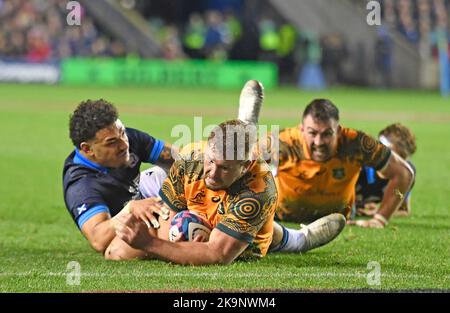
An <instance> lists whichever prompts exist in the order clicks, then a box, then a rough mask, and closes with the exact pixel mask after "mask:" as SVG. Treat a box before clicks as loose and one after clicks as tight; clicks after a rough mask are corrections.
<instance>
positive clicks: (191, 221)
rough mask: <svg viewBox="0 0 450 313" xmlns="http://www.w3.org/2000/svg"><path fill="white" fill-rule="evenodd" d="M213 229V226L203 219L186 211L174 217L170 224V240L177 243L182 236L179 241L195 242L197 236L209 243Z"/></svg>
mask: <svg viewBox="0 0 450 313" xmlns="http://www.w3.org/2000/svg"><path fill="white" fill-rule="evenodd" d="M211 229H212V227H211V225H210V224H209V223H208V221H207V220H205V219H204V218H203V217H201V216H199V215H197V214H195V213H193V212H190V211H188V210H184V211H181V212H178V213H177V214H176V215H175V216H174V217H173V219H172V222H171V223H170V229H169V240H170V241H175V239H176V238H177V237H178V236H179V235H180V234H181V237H180V238H179V239H178V241H193V240H194V238H195V237H197V236H202V237H203V238H204V239H205V241H208V239H209V234H210V233H211Z"/></svg>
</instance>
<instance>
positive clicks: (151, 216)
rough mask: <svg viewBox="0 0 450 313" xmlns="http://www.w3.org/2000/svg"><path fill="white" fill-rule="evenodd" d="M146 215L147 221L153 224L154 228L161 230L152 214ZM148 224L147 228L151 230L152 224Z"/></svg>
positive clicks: (147, 213)
mask: <svg viewBox="0 0 450 313" xmlns="http://www.w3.org/2000/svg"><path fill="white" fill-rule="evenodd" d="M145 215H146V220H147V221H149V222H150V223H151V225H152V226H153V228H159V222H158V220H157V219H156V218H155V216H154V215H153V214H152V213H150V212H146V214H145ZM146 224H147V227H148V228H150V224H148V223H146Z"/></svg>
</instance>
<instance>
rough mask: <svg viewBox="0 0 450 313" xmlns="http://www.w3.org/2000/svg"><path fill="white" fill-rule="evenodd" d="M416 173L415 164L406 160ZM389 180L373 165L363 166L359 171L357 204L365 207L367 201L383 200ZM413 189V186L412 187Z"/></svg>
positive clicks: (377, 201)
mask: <svg viewBox="0 0 450 313" xmlns="http://www.w3.org/2000/svg"><path fill="white" fill-rule="evenodd" d="M406 162H408V164H409V165H410V166H411V168H412V169H413V171H414V174H415V173H416V168H415V166H414V164H412V163H411V162H410V161H406ZM388 181H389V180H387V179H382V178H380V177H379V176H378V175H377V173H376V170H375V169H374V168H372V167H367V166H365V167H363V168H362V169H361V172H360V173H359V178H358V181H357V183H356V206H357V207H358V208H362V207H364V204H365V203H369V202H375V203H379V202H381V200H383V195H384V188H386V185H387V183H388ZM411 189H412V187H411ZM410 193H411V192H408V193H407V195H406V197H407V198H408V197H409V196H410Z"/></svg>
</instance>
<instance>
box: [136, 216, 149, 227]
mask: <svg viewBox="0 0 450 313" xmlns="http://www.w3.org/2000/svg"><path fill="white" fill-rule="evenodd" d="M139 218H140V220H141V221H142V222H144V223H145V225H147V228H150V227H151V226H150V219H149V218H148V217H147V216H145V215H142V216H140V217H139Z"/></svg>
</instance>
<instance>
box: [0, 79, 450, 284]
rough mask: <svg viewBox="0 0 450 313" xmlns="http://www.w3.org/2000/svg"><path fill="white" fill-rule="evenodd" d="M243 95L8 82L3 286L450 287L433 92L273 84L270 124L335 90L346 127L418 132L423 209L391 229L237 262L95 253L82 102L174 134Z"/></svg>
mask: <svg viewBox="0 0 450 313" xmlns="http://www.w3.org/2000/svg"><path fill="white" fill-rule="evenodd" d="M238 96H239V90H226V91H221V90H208V89H201V88H190V89H189V88H170V89H166V88H159V87H154V88H150V87H149V88H131V87H129V88H97V87H63V86H43V85H0V139H1V148H0V173H1V184H0V199H1V201H0V291H1V292H59V291H62V292H80V291H125V290H134V291H136V290H137V291H149V290H152V291H163V290H172V291H193V290H200V291H201V290H204V291H207V290H219V289H220V290H223V289H225V290H228V291H239V290H370V289H376V290H380V289H381V290H384V291H392V290H417V289H446V290H449V289H450V204H449V200H450V145H449V137H450V101H449V100H445V99H442V98H441V97H440V96H439V95H438V94H437V93H431V92H414V91H395V92H390V91H381V90H380V91H377V90H375V91H374V90H372V91H371V90H362V89H338V90H329V91H325V92H320V93H318V92H317V93H314V92H303V91H300V90H297V89H289V88H286V89H283V88H280V89H272V90H266V101H265V103H264V106H263V109H262V114H261V120H260V122H261V123H262V124H265V123H266V124H269V125H273V124H277V125H280V126H281V127H288V126H293V125H295V124H296V123H298V122H299V119H300V114H301V112H302V110H303V108H304V106H305V105H306V104H307V103H308V102H309V101H310V100H311V99H313V98H315V97H328V98H330V99H332V100H333V101H334V102H335V103H336V104H337V105H338V107H339V108H340V111H341V119H342V124H343V125H345V126H350V127H354V128H357V129H361V130H365V131H366V132H368V133H370V134H373V135H376V133H377V132H378V130H379V129H381V128H382V127H384V126H386V125H387V124H388V123H392V122H396V121H400V122H402V123H404V124H406V125H407V126H409V127H411V128H412V129H413V131H414V132H415V133H416V136H417V142H418V151H417V153H416V155H415V156H414V157H413V162H414V163H415V165H416V166H417V181H416V185H415V188H414V192H413V197H412V204H413V214H412V216H411V217H408V218H397V219H394V220H392V222H391V223H390V225H389V226H388V228H387V229H385V230H373V229H360V228H355V227H347V228H346V229H345V230H344V232H343V233H342V234H341V235H340V236H339V237H338V238H337V239H336V240H335V241H333V242H332V243H331V244H329V245H327V246H325V247H323V248H320V249H317V250H314V251H311V252H309V253H307V254H305V255H297V254H271V255H269V256H267V257H265V258H264V259H262V260H260V261H256V262H236V263H234V264H232V265H231V266H226V267H220V266H207V267H189V266H178V265H173V264H166V263H163V262H160V261H146V262H143V261H130V262H111V261H105V260H103V258H102V256H101V255H98V254H97V253H95V252H94V251H93V250H92V249H91V248H90V247H89V245H88V243H87V241H86V240H85V239H84V238H83V237H82V235H81V234H80V232H79V231H78V230H77V228H76V227H75V224H74V223H73V222H72V220H71V218H70V217H69V214H68V213H67V212H66V209H65V207H64V202H63V195H62V186H61V185H62V184H61V181H62V175H61V170H62V165H63V161H64V159H65V157H66V156H67V155H68V153H69V152H70V151H71V150H72V149H73V147H72V145H71V143H70V140H69V138H68V117H69V114H70V112H71V111H72V110H73V109H74V108H75V106H76V105H77V104H78V103H79V102H80V101H81V100H84V99H87V98H91V99H95V98H100V97H103V98H105V99H107V100H110V101H112V102H113V103H114V104H116V105H117V107H118V108H119V112H120V113H121V119H122V120H123V121H124V123H125V124H126V125H128V126H131V127H135V128H139V129H142V130H145V131H147V132H149V133H150V134H152V135H153V136H155V137H158V138H162V139H164V140H167V141H169V142H173V141H175V140H176V139H177V138H173V137H171V130H172V127H173V126H174V125H177V124H187V125H192V124H193V116H203V117H204V124H205V125H206V124H208V123H217V122H220V121H222V120H225V119H229V118H233V117H235V116H236V115H237V103H238ZM290 226H295V225H292V224H290ZM70 261H76V262H78V263H79V264H80V269H81V277H80V284H79V285H73V284H70V282H71V280H70V278H71V277H72V276H67V274H68V273H69V271H68V270H67V265H68V263H69V262H70ZM371 261H375V262H378V263H379V264H380V269H381V280H380V285H373V284H372V285H371V284H369V282H371V280H370V279H371V277H372V278H373V276H371V275H373V269H372V268H368V263H369V262H371ZM371 273H372V274H371ZM68 277H69V281H68V280H67V279H68ZM68 282H69V284H68Z"/></svg>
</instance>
